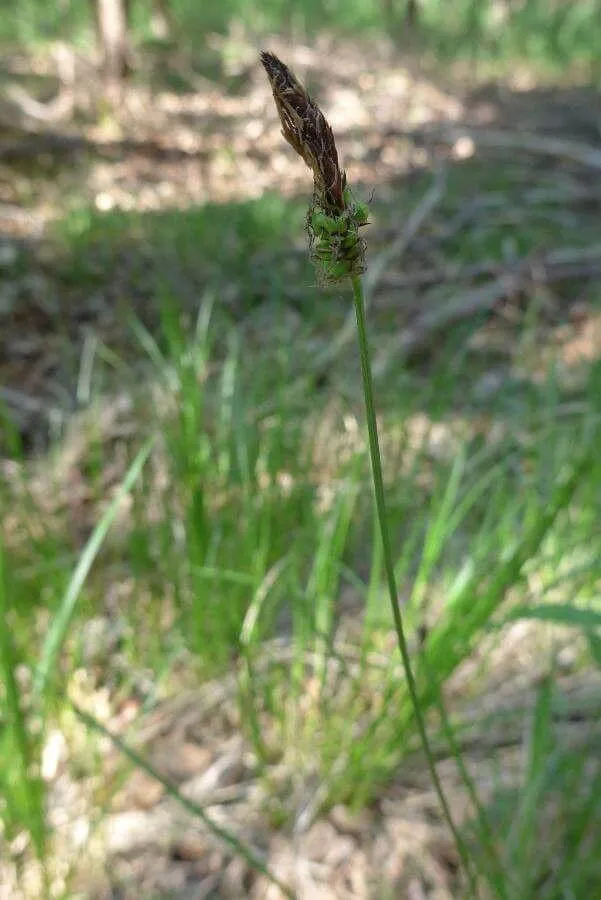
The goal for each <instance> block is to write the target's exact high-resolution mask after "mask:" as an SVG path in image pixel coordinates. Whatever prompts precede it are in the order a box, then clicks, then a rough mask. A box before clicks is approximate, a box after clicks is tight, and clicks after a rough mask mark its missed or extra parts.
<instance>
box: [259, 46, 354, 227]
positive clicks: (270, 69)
mask: <svg viewBox="0 0 601 900" xmlns="http://www.w3.org/2000/svg"><path fill="white" fill-rule="evenodd" d="M261 62H262V63H263V66H264V68H265V71H266V72H267V77H268V78H269V81H270V83H271V89H272V91H273V96H274V99H275V104H276V107H277V110H278V113H279V116H280V121H281V123H282V134H283V135H284V137H285V138H286V140H287V141H288V143H289V144H290V146H291V147H292V148H293V149H294V150H296V152H297V153H298V154H299V156H301V157H302V158H303V159H304V161H305V162H306V164H307V165H308V166H309V168H310V169H311V170H312V171H313V183H314V189H315V202H316V203H317V204H318V205H319V206H320V207H321V208H322V209H323V210H324V211H325V212H326V213H328V214H329V215H341V214H342V213H343V212H344V211H345V209H346V203H345V200H344V193H343V192H344V188H345V186H346V176H345V174H344V171H343V170H342V169H341V168H340V164H339V162H338V151H337V149H336V141H335V140H334V134H333V132H332V129H331V127H330V125H329V124H328V122H327V120H326V118H325V116H324V114H323V113H322V111H321V110H320V108H319V107H318V106H317V104H316V103H314V102H313V100H312V99H311V97H310V96H309V94H308V93H307V91H306V90H305V89H304V87H303V86H302V84H300V82H299V81H298V79H297V78H296V77H295V76H294V75H293V73H292V72H291V71H290V69H289V68H288V67H287V66H285V65H284V63H283V62H282V61H281V60H280V59H278V57H277V56H275V54H273V53H267V52H266V51H263V52H262V53H261Z"/></svg>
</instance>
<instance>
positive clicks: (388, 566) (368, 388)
mask: <svg viewBox="0 0 601 900" xmlns="http://www.w3.org/2000/svg"><path fill="white" fill-rule="evenodd" d="M351 281H352V285H353V298H354V301H355V314H356V317H357V337H358V341H359V355H360V359H361V375H362V378H363V394H364V398H365V413H366V418H367V431H368V434H369V455H370V457H371V468H372V475H373V484H374V495H375V502H376V512H377V516H378V522H379V525H380V533H381V536H382V553H383V561H384V571H385V574H386V581H387V584H388V593H389V595H390V604H391V606H392V617H393V620H394V627H395V631H396V636H397V642H398V645H399V650H400V651H401V658H402V661H403V669H404V670H405V677H406V679H407V689H408V691H409V697H410V700H411V705H412V706H413V711H414V714H415V721H416V724H417V729H418V732H419V736H420V740H421V743H422V746H423V749H424V754H425V756H426V762H427V764H428V769H429V771H430V776H431V778H432V783H433V785H434V789H435V791H436V794H437V796H438V800H439V802H440V806H441V808H442V811H443V815H444V818H445V820H446V822H447V824H448V826H449V828H450V830H451V833H452V835H453V838H454V840H455V844H456V846H457V850H458V852H459V855H460V856H461V861H462V863H463V867H464V869H465V873H466V875H467V878H468V881H469V883H470V889H471V893H472V895H473V896H474V897H477V896H478V891H477V887H476V882H475V879H474V875H473V873H472V867H471V864H470V857H469V853H468V850H467V847H466V845H465V842H464V840H463V838H462V837H461V834H460V833H459V830H458V828H457V826H456V825H455V822H454V820H453V816H452V814H451V809H450V807H449V803H448V801H447V798H446V795H445V793H444V790H443V787H442V783H441V781H440V778H439V776H438V772H437V770H436V764H435V762H434V755H433V753H432V749H431V747H430V742H429V740H428V735H427V732H426V723H425V721H424V717H423V714H422V711H421V706H420V702H419V697H418V693H417V685H416V683H415V678H414V675H413V670H412V668H411V660H410V657H409V648H408V646H407V639H406V637H405V630H404V628H403V619H402V616H401V611H400V608H399V603H398V592H397V587H396V578H395V574H394V565H393V562H392V547H391V544H390V535H389V532H388V524H387V516H386V501H385V496H384V479H383V478H382V460H381V456H380V443H379V440H378V426H377V422H376V409H375V404H374V390H373V379H372V374H371V362H370V357H369V345H368V340H367V326H366V322H365V303H364V299H363V283H362V281H361V278H360V277H359V276H354V277H353V278H352V279H351Z"/></svg>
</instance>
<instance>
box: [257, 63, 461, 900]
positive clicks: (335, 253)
mask: <svg viewBox="0 0 601 900" xmlns="http://www.w3.org/2000/svg"><path fill="white" fill-rule="evenodd" d="M261 62H262V64H263V67H264V69H265V71H266V73H267V77H268V78H269V82H270V85H271V89H272V92H273V97H274V100H275V104H276V108H277V111H278V114H279V118H280V122H281V125H282V134H283V136H284V138H285V139H286V141H287V142H288V143H289V144H290V146H291V147H292V148H293V149H294V150H295V151H296V153H298V155H299V156H300V157H301V158H302V159H303V160H304V162H305V163H306V165H307V166H308V167H309V168H310V169H311V171H312V173H313V199H312V203H311V206H310V208H309V211H308V213H307V220H306V225H307V233H308V236H309V249H310V254H311V258H312V260H313V262H314V264H315V268H316V272H317V279H318V282H319V283H320V284H322V285H328V284H350V286H351V288H352V293H353V300H354V306H355V316H356V325H357V339H358V347H359V357H360V363H361V376H362V383H363V394H364V402H365V414H366V421H367V431H368V438H369V454H370V460H371V471H372V480H373V489H374V499H375V508H376V516H377V520H378V525H379V532H380V536H381V550H382V562H383V568H384V573H385V578H386V584H387V589H388V594H389V598H390V604H391V607H392V617H393V621H394V628H395V632H396V638H397V643H398V648H399V651H400V655H401V659H402V663H403V669H404V672H405V678H406V682H407V690H408V694H409V698H410V701H411V705H412V708H413V713H414V716H415V722H416V725H417V729H418V733H419V737H420V741H421V744H422V747H423V751H424V755H425V758H426V761H427V764H428V768H429V771H430V776H431V778H432V783H433V786H434V789H435V791H436V794H437V796H438V799H439V802H440V806H441V809H442V813H443V815H444V818H445V820H446V822H447V824H448V826H449V829H450V831H451V833H452V835H453V838H454V840H455V843H456V846H457V850H458V852H459V855H460V857H461V860H462V863H463V866H464V869H465V874H466V876H467V878H468V881H469V883H470V889H471V893H472V895H473V896H476V894H477V887H476V881H475V878H474V875H473V872H472V866H471V862H470V857H469V854H468V851H467V847H466V845H465V842H464V840H463V838H462V836H461V834H460V832H459V829H458V827H457V825H456V824H455V822H454V819H453V816H452V814H451V810H450V806H449V803H448V801H447V798H446V795H445V792H444V789H443V786H442V782H441V780H440V778H439V775H438V772H437V769H436V764H435V761H434V754H433V752H432V749H431V746H430V742H429V739H428V734H427V730H426V723H425V718H424V715H423V711H422V707H421V704H420V699H419V693H418V688H417V683H416V679H415V676H414V673H413V668H412V665H411V658H410V653H409V647H408V642H407V637H406V634H405V628H404V624H403V617H402V615H401V611H400V608H399V602H398V592H397V586H396V577H395V572H394V562H393V554H392V544H391V540H390V533H389V529H388V523H387V512H386V500H385V491H384V479H383V475H382V461H381V454H380V447H379V438H378V428H377V421H376V411H375V400H374V389H373V378H372V368H371V362H370V352H369V343H368V334H367V321H366V314H365V299H364V290H363V282H362V278H361V276H362V275H363V273H364V272H365V271H366V243H365V240H364V239H363V238H362V237H361V229H362V228H363V227H364V226H365V225H367V224H368V216H369V209H368V206H367V204H365V203H363V202H361V201H357V200H355V199H354V198H353V195H352V192H351V190H350V188H349V186H348V184H347V180H346V173H345V172H344V170H343V169H342V168H341V167H340V164H339V159H338V150H337V147H336V141H335V138H334V134H333V131H332V128H331V126H330V124H329V123H328V121H327V119H326V118H325V116H324V114H323V113H322V111H321V110H320V108H319V106H318V105H317V104H316V103H315V102H314V101H313V100H312V98H311V97H310V96H309V94H308V93H307V91H306V90H305V88H304V87H303V86H302V85H301V84H300V82H299V81H298V79H297V78H296V77H295V75H294V74H293V73H292V72H291V71H290V69H289V68H288V67H287V66H286V65H285V64H284V63H283V62H282V61H281V60H280V59H279V58H278V57H277V56H275V54H273V53H269V52H265V51H263V52H262V53H261Z"/></svg>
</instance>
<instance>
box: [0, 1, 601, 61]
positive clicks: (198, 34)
mask: <svg viewBox="0 0 601 900" xmlns="http://www.w3.org/2000/svg"><path fill="white" fill-rule="evenodd" d="M4 2H5V3H6V0H4ZM170 7H171V10H172V12H173V19H174V21H175V22H176V33H175V35H174V36H173V37H174V40H175V41H176V42H177V44H178V46H179V47H180V48H184V49H186V50H192V49H193V50H194V61H195V62H194V64H195V65H196V66H199V67H200V68H201V69H203V71H210V70H211V68H212V67H214V66H215V65H219V55H220V54H219V53H217V52H216V51H215V50H213V49H210V48H209V47H208V46H207V44H206V37H207V35H210V34H214V33H217V34H222V35H223V34H227V33H228V30H229V29H230V25H231V23H232V22H236V23H238V24H242V25H244V26H246V28H247V29H248V30H249V32H250V33H251V34H265V33H267V34H269V33H277V32H283V33H286V34H291V33H292V34H295V35H297V36H303V35H306V36H308V37H312V36H314V35H315V34H317V33H319V32H323V31H324V30H330V31H333V32H335V33H338V34H361V35H363V36H365V35H366V34H368V33H372V34H375V35H377V34H378V33H380V34H382V33H386V34H390V33H391V30H392V32H393V33H395V34H397V36H398V37H399V39H400V40H401V41H403V43H406V44H408V45H409V47H411V48H412V49H413V50H415V49H416V47H419V48H420V49H421V50H422V51H423V50H426V51H431V52H432V54H433V55H434V56H435V57H436V58H438V59H439V60H440V59H441V58H444V59H447V60H449V59H457V58H463V59H470V60H472V61H473V60H474V59H479V60H482V61H504V62H507V61H511V60H513V61H515V60H516V59H519V60H523V61H524V62H527V63H528V64H529V65H531V66H535V67H540V66H542V67H543V68H546V69H549V68H550V69H551V70H554V71H557V70H560V69H562V68H565V67H566V66H570V65H575V66H579V67H581V66H587V67H590V66H595V65H596V63H597V61H598V46H597V32H596V23H597V18H598V15H599V7H598V2H597V0H574V2H570V3H563V2H550V0H524V2H521V3H513V4H512V3H509V2H508V3H507V4H498V3H493V2H492V0H456V2H454V3H453V8H452V12H451V10H450V7H449V4H448V3H446V2H445V0H422V2H421V3H420V4H419V7H420V13H419V19H418V24H417V28H416V29H414V30H412V31H411V32H408V31H407V26H406V21H405V8H406V4H405V2H404V0H398V2H396V3H392V4H391V12H388V11H387V9H388V4H384V3H382V2H378V0H344V2H343V0H328V2H322V0H303V3H302V4H301V5H300V6H295V8H294V10H291V7H290V4H289V3H287V2H285V0H271V2H269V3H265V2H254V0H253V2H250V3H249V2H245V3H241V2H240V0H229V2H226V3H220V4H198V3H195V2H193V0H171V2H170ZM0 21H1V23H2V24H1V25H0V40H4V41H8V42H10V41H19V42H22V43H25V44H31V43H37V44H39V43H43V42H45V41H48V40H54V39H56V38H59V37H60V38H62V39H67V40H70V41H75V42H77V43H79V44H82V45H84V46H90V45H91V43H92V41H93V29H92V23H91V16H90V12H89V7H88V5H87V4H84V3H69V4H50V5H48V4H45V3H42V2H40V0H23V2H21V3H19V9H18V14H17V15H5V16H2V17H0ZM133 23H134V33H135V35H136V38H137V41H138V42H142V43H143V42H144V41H150V40H151V34H150V28H149V16H148V15H147V14H146V11H145V9H144V6H143V4H134V16H133ZM237 52H238V50H237V47H236V40H235V39H232V40H231V41H230V42H229V43H228V46H227V49H226V50H225V51H224V53H225V54H227V55H228V57H231V56H232V54H233V55H234V56H235V55H236V53H237ZM207 67H208V68H207Z"/></svg>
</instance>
